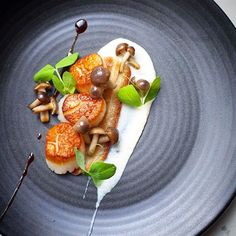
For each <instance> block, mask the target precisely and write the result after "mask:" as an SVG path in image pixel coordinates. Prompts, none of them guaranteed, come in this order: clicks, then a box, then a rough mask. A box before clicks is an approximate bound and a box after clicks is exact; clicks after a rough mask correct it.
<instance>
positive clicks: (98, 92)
mask: <svg viewBox="0 0 236 236" xmlns="http://www.w3.org/2000/svg"><path fill="white" fill-rule="evenodd" d="M102 93H103V88H100V87H97V86H95V85H92V86H91V89H90V91H89V94H90V96H91V97H92V98H93V99H98V98H101V97H102Z"/></svg>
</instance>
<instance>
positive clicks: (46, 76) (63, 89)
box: [34, 53, 79, 95]
mask: <svg viewBox="0 0 236 236" xmlns="http://www.w3.org/2000/svg"><path fill="white" fill-rule="evenodd" d="M78 56H79V54H78V53H73V54H71V55H68V56H67V57H64V58H63V59H61V60H60V61H59V62H57V63H56V65H55V67H53V66H52V65H50V64H47V65H46V66H44V67H43V68H42V69H40V70H39V71H38V72H37V73H36V74H35V75H34V81H35V82H49V81H52V82H53V85H54V86H55V88H56V89H57V90H58V91H59V92H60V93H61V94H63V95H65V94H73V93H74V92H75V88H76V87H75V86H76V81H75V79H74V78H73V76H72V74H71V73H69V72H68V71H65V72H64V73H63V74H62V76H61V74H60V72H59V69H63V68H66V67H68V66H71V65H73V64H74V63H75V61H76V60H77V58H78Z"/></svg>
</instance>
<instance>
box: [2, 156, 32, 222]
mask: <svg viewBox="0 0 236 236" xmlns="http://www.w3.org/2000/svg"><path fill="white" fill-rule="evenodd" d="M33 161H34V154H33V153H32V152H31V153H30V155H29V156H28V159H27V161H26V163H25V168H24V170H23V172H22V175H21V177H20V179H19V180H18V184H17V186H16V188H15V190H14V192H13V194H12V196H11V198H10V200H9V201H8V203H7V205H6V207H5V209H4V211H3V212H2V214H1V216H0V222H1V221H2V220H3V218H4V216H5V215H6V213H7V211H8V210H9V208H10V207H11V205H12V203H13V201H14V199H15V197H16V194H17V192H18V191H19V189H20V186H21V184H22V182H23V180H24V178H25V176H26V175H27V172H28V168H29V166H30V164H31V163H32V162H33Z"/></svg>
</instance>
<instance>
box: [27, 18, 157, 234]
mask: <svg viewBox="0 0 236 236" xmlns="http://www.w3.org/2000/svg"><path fill="white" fill-rule="evenodd" d="M75 29H76V35H75V39H74V41H73V44H72V47H71V48H70V50H69V52H68V55H67V56H66V57H65V58H63V59H61V60H60V61H59V62H57V63H56V65H55V66H53V65H50V64H47V65H46V66H44V67H43V68H42V69H40V70H39V71H38V72H37V73H36V74H35V75H34V81H35V82H36V85H35V87H34V92H35V94H36V98H35V100H34V101H32V102H31V103H30V104H29V105H28V107H29V109H31V110H32V112H33V113H34V114H36V115H38V116H39V120H40V121H41V122H42V123H48V122H50V116H51V115H56V116H57V118H58V123H57V124H56V125H54V126H52V127H51V128H49V130H48V132H47V135H46V138H45V139H46V142H45V160H46V163H47V166H48V167H49V169H50V170H52V171H53V172H54V173H56V174H60V175H62V174H66V173H71V174H73V175H80V174H85V175H87V176H88V177H89V180H90V179H91V180H92V181H93V182H94V184H95V186H96V187H97V195H98V196H97V203H96V210H95V213H94V216H93V220H92V222H91V227H90V230H89V233H88V235H90V234H91V233H92V228H93V223H94V219H95V216H96V212H97V209H98V207H99V204H100V202H101V200H102V199H103V197H104V196H105V195H106V194H107V193H108V192H110V191H111V190H112V188H113V187H114V186H115V185H116V184H117V183H118V181H119V179H120V178H121V176H122V173H123V171H124V169H125V166H126V164H127V162H128V160H129V157H130V156H131V154H132V152H133V150H134V148H135V146H136V144H137V142H138V140H139V138H140V136H141V134H142V131H143V129H144V126H145V123H146V120H147V117H148V114H149V110H150V106H151V101H152V100H153V99H155V97H156V96H157V94H158V92H159V89H160V77H157V76H156V72H155V69H154V67H153V63H152V61H151V58H150V57H149V55H148V53H147V52H146V51H145V49H143V48H142V47H141V46H139V45H138V44H136V43H134V42H132V41H130V40H127V39H123V38H118V39H114V40H112V41H111V42H109V43H107V44H106V45H105V46H104V47H102V48H101V49H100V50H99V51H98V52H91V53H90V54H88V55H85V56H80V55H79V54H78V53H74V46H75V43H76V41H77V39H78V37H79V35H80V34H81V33H83V32H84V31H85V30H86V29H87V22H86V20H83V19H81V20H78V21H77V22H76V24H75ZM39 138H41V135H40V136H39Z"/></svg>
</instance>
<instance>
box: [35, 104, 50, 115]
mask: <svg viewBox="0 0 236 236" xmlns="http://www.w3.org/2000/svg"><path fill="white" fill-rule="evenodd" d="M52 109H53V104H52V103H48V104H45V105H40V106H37V107H35V108H33V109H32V111H33V112H34V113H40V112H42V111H50V110H52Z"/></svg>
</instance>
